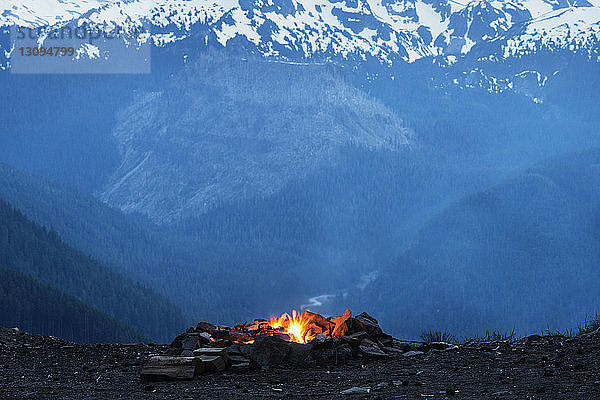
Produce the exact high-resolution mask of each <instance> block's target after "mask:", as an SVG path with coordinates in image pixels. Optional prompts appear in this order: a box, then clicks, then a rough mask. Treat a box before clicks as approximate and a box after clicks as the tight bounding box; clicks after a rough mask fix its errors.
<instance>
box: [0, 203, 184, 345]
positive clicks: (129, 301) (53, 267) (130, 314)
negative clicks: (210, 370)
mask: <svg viewBox="0 0 600 400" xmlns="http://www.w3.org/2000/svg"><path fill="white" fill-rule="evenodd" d="M68 221H69V220H66V222H68ZM0 265H3V266H6V267H7V268H10V269H13V270H15V271H19V272H21V273H24V274H28V275H30V276H31V277H32V278H34V279H36V280H37V281H39V282H41V283H43V284H46V285H49V286H52V287H54V288H57V289H59V290H61V291H62V292H64V293H67V294H69V295H72V296H74V297H75V298H77V299H79V300H81V301H83V302H85V303H87V304H89V305H91V306H93V307H96V308H97V309H98V310H101V311H103V312H105V313H107V314H109V315H111V316H113V317H115V318H117V319H119V320H122V321H124V322H127V323H130V324H131V325H133V326H134V327H136V328H137V329H140V330H141V331H143V332H145V333H147V334H148V335H149V336H150V337H152V338H153V339H155V340H168V339H169V338H170V337H171V336H172V335H173V333H174V332H177V330H178V329H179V330H180V329H181V328H183V327H185V325H186V324H187V323H188V321H186V319H185V318H184V317H183V316H182V314H181V312H180V311H179V310H178V309H177V308H176V307H175V306H173V305H172V304H170V303H169V302H168V301H167V300H166V299H164V298H162V297H161V296H159V295H157V294H155V293H153V292H152V291H150V290H148V289H145V288H143V287H141V286H139V285H137V284H134V283H133V282H131V281H129V280H128V279H126V278H125V277H123V276H121V275H119V274H117V273H116V272H114V271H113V270H111V269H110V268H108V267H105V266H104V265H102V264H100V263H99V262H97V261H95V260H94V259H92V258H90V257H88V256H87V255H85V254H83V253H81V252H79V251H77V250H75V249H73V248H72V247H70V246H68V245H67V244H65V243H64V242H63V241H62V239H61V238H60V236H59V235H58V234H57V233H56V232H55V231H53V230H47V229H44V228H42V227H40V226H39V225H37V224H36V223H34V222H32V221H30V220H28V219H27V218H26V217H25V216H23V214H21V213H20V212H19V211H18V210H16V209H15V208H13V207H12V206H11V205H9V204H8V203H6V202H5V201H3V200H0Z"/></svg>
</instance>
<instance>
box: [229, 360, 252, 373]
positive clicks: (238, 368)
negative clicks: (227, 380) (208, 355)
mask: <svg viewBox="0 0 600 400" xmlns="http://www.w3.org/2000/svg"><path fill="white" fill-rule="evenodd" d="M229 368H230V370H231V371H232V372H246V371H249V370H250V363H249V362H242V363H238V364H233V365H231V367H229Z"/></svg>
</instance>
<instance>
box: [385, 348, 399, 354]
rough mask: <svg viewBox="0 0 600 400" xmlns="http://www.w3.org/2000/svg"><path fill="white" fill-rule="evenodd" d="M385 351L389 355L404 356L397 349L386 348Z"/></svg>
mask: <svg viewBox="0 0 600 400" xmlns="http://www.w3.org/2000/svg"><path fill="white" fill-rule="evenodd" d="M383 351H385V352H386V353H388V354H402V353H404V352H403V351H402V350H400V349H398V348H396V347H384V348H383Z"/></svg>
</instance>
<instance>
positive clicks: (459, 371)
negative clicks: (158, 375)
mask: <svg viewBox="0 0 600 400" xmlns="http://www.w3.org/2000/svg"><path fill="white" fill-rule="evenodd" d="M165 349H166V346H161V345H152V344H150V345H147V344H137V345H89V344H88V345H84V344H73V343H70V342H66V341H63V340H60V339H56V338H52V337H44V336H37V335H30V334H27V333H23V332H20V331H17V330H9V329H0V397H1V398H2V399H119V398H125V399H127V398H132V399H140V398H144V399H146V398H149V399H213V398H214V399H244V400H247V399H262V398H286V399H287V398H304V399H312V398H322V399H330V398H331V399H337V398H369V399H378V398H379V399H393V398H397V399H446V398H447V399H451V398H452V399H455V398H456V399H519V400H521V399H578V400H582V399H591V400H593V399H600V332H598V331H596V333H594V334H589V335H585V336H578V337H575V338H567V337H562V336H544V337H540V336H530V337H528V338H524V339H522V340H519V341H517V342H512V343H508V342H487V343H477V344H469V345H462V346H459V347H458V348H457V349H453V350H449V351H436V350H431V351H429V352H427V353H424V354H416V355H412V356H404V355H397V356H394V357H392V358H390V359H388V360H372V361H368V360H354V361H350V362H349V363H347V364H345V365H338V366H329V367H318V366H317V367H311V368H309V369H300V368H293V369H291V368H284V367H277V368H276V369H273V370H271V371H266V372H263V371H258V370H252V371H249V372H246V373H243V374H233V373H221V374H214V373H213V374H205V375H202V376H201V377H200V378H199V379H195V380H192V381H181V382H147V381H143V380H141V379H140V378H139V372H140V369H141V366H142V365H143V363H144V362H145V361H146V360H147V359H148V357H149V356H150V355H151V354H158V353H162V352H163V351H164V350H165ZM353 388H354V389H353ZM349 389H350V392H352V391H354V392H355V393H353V394H344V392H345V391H348V390H349Z"/></svg>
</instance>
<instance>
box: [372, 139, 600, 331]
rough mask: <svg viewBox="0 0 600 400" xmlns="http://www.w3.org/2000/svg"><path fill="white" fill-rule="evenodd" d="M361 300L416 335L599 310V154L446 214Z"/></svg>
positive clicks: (563, 161)
mask: <svg viewBox="0 0 600 400" xmlns="http://www.w3.org/2000/svg"><path fill="white" fill-rule="evenodd" d="M361 295H362V296H363V297H362V301H363V302H364V303H368V304H370V306H371V307H373V308H374V309H376V310H378V311H379V313H378V314H379V317H381V319H382V324H384V325H385V326H387V327H390V329H393V330H394V331H396V332H399V333H404V334H409V335H410V334H412V335H418V334H419V333H420V331H422V330H425V329H434V330H439V329H446V330H449V331H451V332H454V333H455V334H456V335H460V334H465V335H471V334H474V333H481V332H480V331H479V330H480V329H482V328H483V327H485V329H499V330H503V329H507V327H515V328H517V330H518V331H519V332H523V333H528V332H529V333H531V332H536V331H537V332H539V331H540V330H543V329H546V328H550V329H557V328H559V327H561V326H575V325H576V324H577V321H580V320H583V319H584V317H585V313H586V312H593V311H594V310H598V308H600V149H596V150H593V151H588V152H583V153H577V154H571V155H568V156H563V157H560V158H556V159H554V160H551V161H549V162H546V163H544V164H543V165H541V166H538V167H534V168H530V169H528V170H527V171H526V172H524V173H523V174H521V175H519V176H517V177H515V178H513V179H510V180H508V181H506V182H504V183H503V184H500V185H498V186H494V187H492V188H490V189H488V190H484V191H481V192H479V193H476V194H473V195H470V196H467V197H465V198H464V199H462V200H461V201H459V202H458V203H456V204H454V205H452V206H450V207H448V208H446V209H445V210H444V211H443V212H441V213H439V214H438V215H437V216H436V217H434V218H432V219H430V221H429V222H428V223H427V224H426V225H425V226H424V228H423V229H422V230H421V232H420V233H419V235H418V236H417V239H416V240H415V242H414V243H413V245H412V246H411V247H410V249H409V250H407V251H406V252H405V253H404V254H403V255H402V256H401V257H400V258H398V259H397V261H396V262H394V263H393V264H392V265H390V266H389V267H388V268H387V269H386V270H385V271H383V272H382V274H381V276H380V278H379V279H378V280H377V281H376V282H374V283H373V284H371V285H370V286H369V287H368V288H367V289H366V291H365V292H364V293H362V294H361ZM399 316H401V317H400V318H399Z"/></svg>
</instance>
